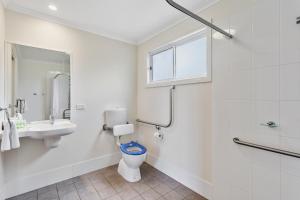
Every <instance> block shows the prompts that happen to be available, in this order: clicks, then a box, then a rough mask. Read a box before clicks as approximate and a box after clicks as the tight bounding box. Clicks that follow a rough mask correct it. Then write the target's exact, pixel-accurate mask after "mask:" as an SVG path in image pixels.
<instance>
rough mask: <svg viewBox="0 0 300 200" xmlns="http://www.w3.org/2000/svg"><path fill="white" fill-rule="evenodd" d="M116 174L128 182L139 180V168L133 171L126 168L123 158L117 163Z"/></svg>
mask: <svg viewBox="0 0 300 200" xmlns="http://www.w3.org/2000/svg"><path fill="white" fill-rule="evenodd" d="M118 173H119V174H120V175H121V176H122V177H123V178H124V179H125V180H126V181H128V182H137V181H139V180H141V172H140V168H139V167H138V168H136V169H133V168H130V167H128V166H127V165H126V163H125V161H124V159H123V158H122V159H121V160H120V162H119V166H118Z"/></svg>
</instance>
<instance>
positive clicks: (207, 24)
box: [166, 0, 233, 39]
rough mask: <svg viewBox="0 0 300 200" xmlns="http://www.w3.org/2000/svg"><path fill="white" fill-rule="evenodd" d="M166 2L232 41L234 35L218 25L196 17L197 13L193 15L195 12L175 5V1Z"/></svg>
mask: <svg viewBox="0 0 300 200" xmlns="http://www.w3.org/2000/svg"><path fill="white" fill-rule="evenodd" d="M166 1H167V2H168V4H170V5H171V6H172V7H174V8H175V9H177V10H179V11H181V12H183V13H184V14H186V15H188V16H190V17H192V18H194V19H195V20H197V21H199V22H201V23H202V24H205V25H206V26H208V27H210V28H212V29H214V30H215V31H217V32H219V33H221V34H223V35H225V36H227V37H228V38H230V39H231V38H233V35H232V34H230V33H228V32H226V31H224V30H223V29H221V28H219V27H217V26H216V25H214V24H212V23H210V22H209V21H207V20H205V19H203V18H201V17H199V16H198V15H196V14H195V13H193V12H191V11H189V10H188V9H186V8H184V7H182V6H181V5H179V4H177V3H175V2H174V1H173V0H166Z"/></svg>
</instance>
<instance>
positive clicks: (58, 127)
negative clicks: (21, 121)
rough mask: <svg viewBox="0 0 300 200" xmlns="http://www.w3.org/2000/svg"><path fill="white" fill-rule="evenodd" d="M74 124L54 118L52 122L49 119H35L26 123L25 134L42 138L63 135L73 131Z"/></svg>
mask: <svg viewBox="0 0 300 200" xmlns="http://www.w3.org/2000/svg"><path fill="white" fill-rule="evenodd" d="M75 129H76V124H74V123H72V122H71V121H69V120H62V119H59V120H55V122H54V124H51V122H50V121H36V122H31V123H30V124H28V125H27V135H28V137H30V138H34V139H44V138H48V137H56V136H65V135H69V134H71V133H73V132H74V131H75Z"/></svg>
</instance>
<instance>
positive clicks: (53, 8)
mask: <svg viewBox="0 0 300 200" xmlns="http://www.w3.org/2000/svg"><path fill="white" fill-rule="evenodd" d="M48 8H49V9H50V10H53V11H57V7H56V6H55V5H53V4H50V5H49V6H48Z"/></svg>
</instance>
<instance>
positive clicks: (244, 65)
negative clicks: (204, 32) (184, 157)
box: [212, 0, 300, 200]
mask: <svg viewBox="0 0 300 200" xmlns="http://www.w3.org/2000/svg"><path fill="white" fill-rule="evenodd" d="M227 2H228V4H230V5H228V8H229V9H228V11H227V14H224V16H225V17H224V16H222V17H219V18H216V19H214V22H215V23H216V24H218V25H221V26H222V27H225V28H227V29H228V28H230V29H231V30H232V29H234V30H235V31H236V33H235V38H234V39H233V40H227V39H222V40H216V39H214V40H213V48H212V49H213V54H212V55H213V148H214V159H213V166H214V170H213V183H214V199H215V200H235V199H237V200H248V199H249V200H250V199H251V200H299V199H300V159H295V158H290V157H286V156H281V155H278V154H274V153H270V152H265V151H261V150H256V149H252V148H248V147H242V146H239V145H237V144H234V143H233V142H232V138H233V137H240V138H241V139H244V140H249V141H253V142H255V143H259V144H264V145H268V146H274V147H278V148H283V149H287V150H290V151H296V152H299V153H300V25H297V24H296V18H297V17H298V16H300V0H243V1H239V0H228V1H227ZM237 6H238V7H237ZM233 8H234V9H233ZM267 121H275V122H276V123H278V124H280V127H279V128H274V129H271V128H267V127H263V126H261V125H260V123H264V122H267Z"/></svg>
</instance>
